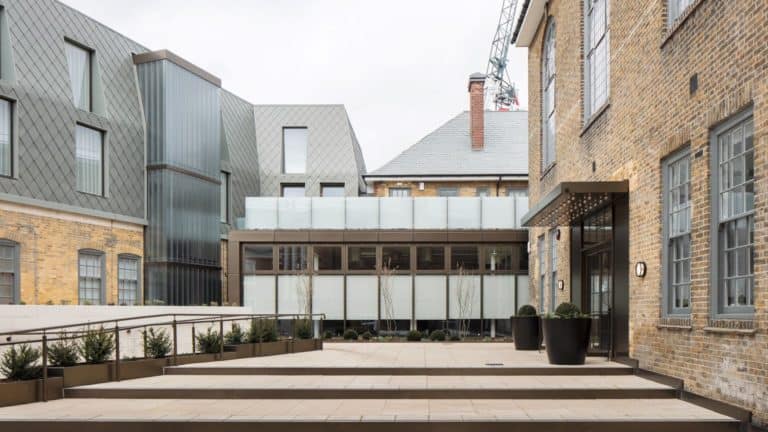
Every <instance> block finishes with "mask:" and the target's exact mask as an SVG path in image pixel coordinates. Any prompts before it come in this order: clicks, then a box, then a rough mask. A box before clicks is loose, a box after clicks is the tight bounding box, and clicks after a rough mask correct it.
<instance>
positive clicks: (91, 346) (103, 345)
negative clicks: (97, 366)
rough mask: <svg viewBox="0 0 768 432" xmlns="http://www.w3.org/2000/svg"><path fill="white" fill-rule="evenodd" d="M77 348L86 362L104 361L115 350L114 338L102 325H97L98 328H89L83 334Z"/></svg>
mask: <svg viewBox="0 0 768 432" xmlns="http://www.w3.org/2000/svg"><path fill="white" fill-rule="evenodd" d="M78 349H79V350H80V355H81V356H82V357H83V360H85V362H86V363H104V362H105V361H107V360H109V357H110V356H111V355H112V351H114V350H115V339H114V336H113V335H112V333H110V332H107V331H105V330H104V327H99V329H98V330H92V329H90V328H89V329H88V330H87V331H86V332H85V335H83V339H82V340H81V341H80V345H79V346H78Z"/></svg>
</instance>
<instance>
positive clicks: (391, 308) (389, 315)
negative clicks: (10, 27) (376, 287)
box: [379, 258, 397, 334]
mask: <svg viewBox="0 0 768 432" xmlns="http://www.w3.org/2000/svg"><path fill="white" fill-rule="evenodd" d="M396 272H397V266H395V267H394V268H393V267H392V259H391V258H390V259H387V262H386V263H384V265H383V266H382V268H381V271H380V272H379V279H380V281H381V302H382V307H383V310H382V315H383V317H384V323H385V325H386V327H387V333H389V334H392V333H394V332H395V331H396V330H397V326H396V323H395V304H394V293H393V287H392V282H393V277H394V275H395V273H396Z"/></svg>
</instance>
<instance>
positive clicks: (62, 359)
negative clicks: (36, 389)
mask: <svg viewBox="0 0 768 432" xmlns="http://www.w3.org/2000/svg"><path fill="white" fill-rule="evenodd" d="M59 338H60V339H59V340H58V341H56V342H54V343H52V344H51V345H50V346H49V347H48V363H50V364H51V366H63V367H66V366H74V365H75V364H76V363H77V360H78V357H79V355H78V351H79V350H78V348H77V343H76V342H75V341H74V339H70V338H68V337H67V334H66V333H61V334H60V335H59Z"/></svg>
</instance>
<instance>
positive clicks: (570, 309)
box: [541, 303, 592, 365]
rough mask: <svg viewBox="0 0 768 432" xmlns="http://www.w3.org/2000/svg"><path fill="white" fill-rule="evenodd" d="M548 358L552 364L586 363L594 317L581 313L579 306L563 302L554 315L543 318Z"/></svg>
mask: <svg viewBox="0 0 768 432" xmlns="http://www.w3.org/2000/svg"><path fill="white" fill-rule="evenodd" d="M541 323H542V328H543V330H544V341H545V344H546V348H547V358H548V359H549V362H550V363H552V364H563V365H580V364H584V361H585V360H586V357H587V347H588V346H589V330H590V328H591V325H592V319H591V318H590V317H589V316H585V315H582V314H581V310H580V309H579V307H578V306H576V305H574V304H572V303H562V304H560V306H558V307H557V309H555V313H554V315H548V316H546V317H544V319H542V320H541Z"/></svg>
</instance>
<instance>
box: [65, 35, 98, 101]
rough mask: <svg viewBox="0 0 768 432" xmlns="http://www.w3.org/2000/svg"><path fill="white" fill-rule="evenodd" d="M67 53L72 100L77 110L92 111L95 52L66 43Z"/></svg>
mask: <svg viewBox="0 0 768 432" xmlns="http://www.w3.org/2000/svg"><path fill="white" fill-rule="evenodd" d="M66 51H67V64H68V65H69V80H70V84H71V85H72V100H73V102H74V103H75V106H76V107H77V108H79V109H81V110H84V111H91V106H92V97H91V93H92V90H93V89H92V79H91V77H92V75H93V65H92V60H93V59H92V57H93V52H92V51H90V50H87V49H85V48H83V47H80V46H77V45H75V44H73V43H71V42H66Z"/></svg>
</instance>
